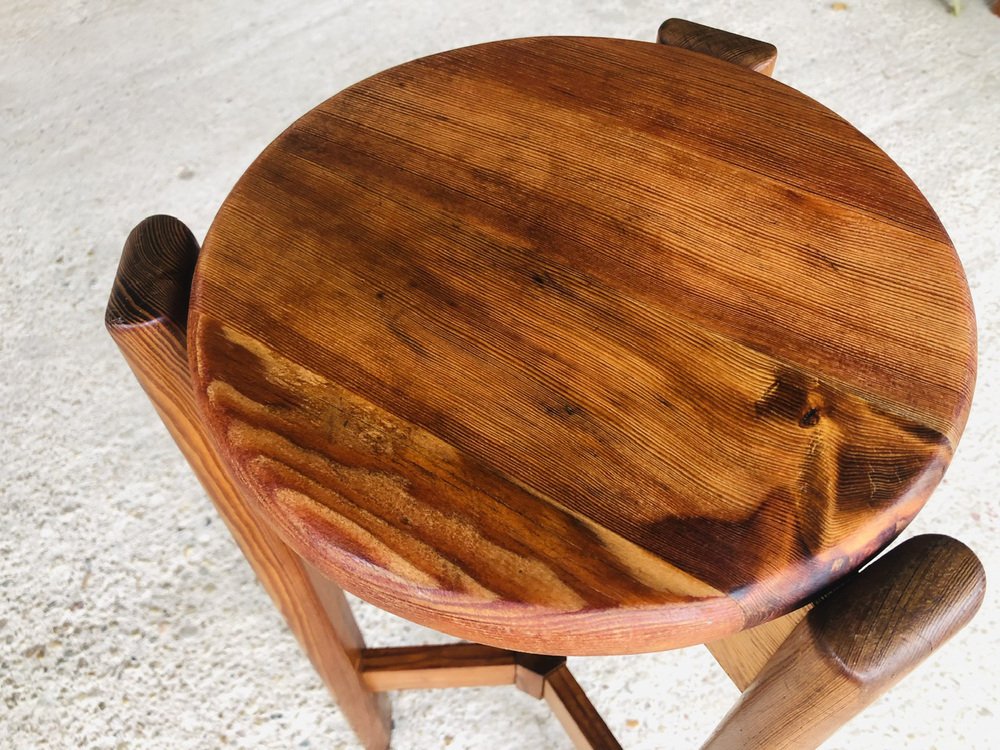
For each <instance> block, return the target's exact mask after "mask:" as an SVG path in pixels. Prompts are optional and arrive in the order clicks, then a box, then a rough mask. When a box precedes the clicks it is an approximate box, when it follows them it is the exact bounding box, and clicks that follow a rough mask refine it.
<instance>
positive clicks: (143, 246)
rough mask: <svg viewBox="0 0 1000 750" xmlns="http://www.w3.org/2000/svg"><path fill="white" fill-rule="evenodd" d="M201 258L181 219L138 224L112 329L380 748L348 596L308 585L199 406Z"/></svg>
mask: <svg viewBox="0 0 1000 750" xmlns="http://www.w3.org/2000/svg"><path fill="white" fill-rule="evenodd" d="M197 257H198V243H197V241H196V240H195V238H194V237H193V236H192V234H191V232H190V231H188V229H187V227H185V226H184V225H183V224H182V223H181V222H180V221H178V220H177V219H174V218H173V217H170V216H153V217H150V218H148V219H146V220H145V221H143V222H142V223H140V224H139V225H138V226H137V227H136V228H135V229H134V230H133V231H132V233H131V234H130V235H129V238H128V241H127V242H126V244H125V249H124V252H123V254H122V258H121V263H120V265H119V268H118V273H117V275H116V277H115V283H114V288H113V290H112V293H111V298H110V301H109V302H108V307H107V312H106V315H105V322H106V325H107V328H108V331H109V332H110V333H111V336H112V338H113V339H114V340H115V343H116V344H117V345H118V347H119V348H120V349H121V351H122V354H123V355H124V356H125V359H126V360H127V361H128V363H129V366H130V367H131V368H132V371H133V372H134V373H135V375H136V378H138V380H139V383H140V384H141V385H142V387H143V389H144V390H145V391H146V393H147V395H148V396H149V397H150V399H151V400H152V402H153V405H154V406H155V407H156V410H157V412H158V413H159V415H160V417H161V418H162V420H163V422H164V424H165V425H166V426H167V428H168V429H169V430H170V434H171V435H172V436H173V438H174V440H175V441H176V442H177V445H178V446H179V447H180V449H181V452H182V453H183V454H184V456H185V457H186V458H187V460H188V461H189V462H190V464H191V466H192V468H193V469H194V472H195V474H196V475H197V476H198V479H199V480H200V481H201V483H202V485H203V486H204V488H205V490H206V492H207V493H208V494H209V496H210V497H211V498H212V501H213V503H214V504H215V507H216V509H217V510H218V511H219V515H221V516H222V519H223V521H225V523H226V525H227V527H228V528H229V530H230V532H232V534H233V537H234V538H235V540H236V542H237V544H239V546H240V549H241V550H242V551H243V554H244V555H246V558H247V560H248V561H249V563H250V565H251V567H252V568H253V570H254V572H255V573H256V574H257V578H258V579H259V580H260V582H261V584H262V585H263V587H264V589H265V591H267V593H268V594H269V595H270V596H271V599H272V600H273V601H274V603H275V604H276V605H277V606H278V608H279V610H280V611H281V613H282V614H283V615H284V617H285V621H286V622H287V623H288V626H289V628H290V629H291V631H292V632H293V633H294V634H295V637H296V638H297V639H298V641H299V644H300V645H301V646H302V648H303V650H304V651H305V652H306V654H307V655H308V656H309V659H310V660H311V661H312V663H313V666H314V667H315V668H316V671H317V672H318V673H319V674H320V676H321V677H322V678H323V681H324V682H325V683H326V685H327V687H328V688H329V689H330V692H331V693H332V694H333V696H334V698H335V699H336V700H337V702H338V704H339V706H340V708H341V710H342V711H343V713H344V715H345V717H346V718H347V720H348V722H349V723H350V724H351V727H352V728H353V729H354V731H355V732H356V733H357V735H358V738H359V740H360V741H361V743H362V744H363V745H364V747H365V748H367V749H368V750H382V749H383V748H387V747H388V745H389V732H390V728H391V718H390V712H389V704H388V701H387V700H386V698H385V697H384V696H378V695H375V694H374V693H372V692H370V691H369V690H368V689H367V688H366V687H365V686H364V685H363V684H362V682H361V679H360V677H359V675H358V671H357V668H358V662H359V659H360V651H361V649H362V648H363V647H364V642H363V640H362V638H361V633H360V631H359V630H358V628H357V625H356V624H355V622H354V618H353V616H352V615H351V613H350V609H349V608H348V605H347V601H346V600H345V599H344V595H343V593H342V592H341V591H340V590H339V589H338V588H337V587H336V586H334V585H333V584H332V583H330V582H328V581H326V582H321V580H320V579H316V584H317V586H316V587H314V586H313V585H312V583H311V581H310V575H311V572H310V571H309V570H308V566H307V565H306V564H304V563H303V561H302V560H301V559H300V558H299V557H298V555H296V554H295V553H294V552H292V550H290V549H289V548H288V547H287V546H286V545H285V544H284V543H283V542H282V541H281V540H280V539H279V538H278V537H277V536H276V535H275V534H274V533H273V532H272V531H271V530H270V529H269V527H268V525H267V524H266V523H264V522H262V521H261V519H260V517H259V516H258V513H257V511H256V510H255V509H254V508H253V507H252V506H251V505H250V504H249V503H248V502H247V500H246V499H245V495H244V494H243V493H242V492H241V490H240V488H238V487H237V485H236V484H234V482H233V480H232V478H231V477H230V475H229V473H228V472H227V470H226V469H225V467H224V466H223V464H222V463H221V462H220V461H219V458H218V453H217V451H216V449H215V446H214V445H213V444H212V440H211V438H210V437H209V435H208V433H207V431H206V429H205V426H204V424H203V423H202V421H201V419H200V416H199V414H198V412H197V409H196V408H195V404H194V392H193V390H192V387H191V379H190V374H189V371H188V357H187V347H186V333H185V331H186V319H187V310H188V297H189V294H190V289H191V278H192V275H193V272H194V267H195V262H196V260H197ZM137 449H138V446H137Z"/></svg>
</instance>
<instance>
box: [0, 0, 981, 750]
mask: <svg viewBox="0 0 1000 750" xmlns="http://www.w3.org/2000/svg"><path fill="white" fill-rule="evenodd" d="M964 4H965V6H966V9H965V12H964V13H963V14H962V15H960V16H959V17H957V18H956V17H953V16H951V15H949V14H948V13H947V12H946V11H945V10H944V7H943V5H942V4H941V3H939V2H938V1H937V0H883V1H880V2H876V1H875V0H848V2H847V6H848V7H847V8H846V9H845V10H836V9H834V8H833V7H832V6H831V3H830V2H825V1H820V0H795V1H794V2H785V3H763V2H737V0H702V1H701V2H695V1H693V0H692V1H689V2H651V1H647V0H603V1H600V0H587V1H585V2H570V1H569V0H552V1H551V2H545V3H524V2H510V3H493V2H465V1H462V0H453V1H452V2H449V3H433V2H428V1H427V0H413V1H412V2H343V1H341V0H331V1H330V2H325V3H320V2H302V3H295V2H291V1H290V0H276V1H275V2H260V1H250V0H244V1H242V2H238V1H237V0H227V1H226V2H192V1H190V0H181V1H179V2H172V3H162V2H151V1H149V0H132V1H131V2H117V3H116V2H110V0H105V1H101V0H93V1H92V2H85V1H83V0H76V1H66V2H54V1H52V0H49V1H46V2H27V1H25V0H7V1H6V2H5V3H3V4H2V6H0V207H2V212H0V262H2V264H0V321H2V322H0V373H2V374H0V440H2V446H0V447H2V450H0V455H2V461H0V497H2V500H0V748H78V747H79V748H131V747H140V748H178V749H179V748H214V747H228V746H234V747H242V748H306V747H311V748H351V747H355V745H354V744H353V739H352V737H351V735H350V734H349V732H348V730H347V727H346V725H345V723H344V721H343V720H342V719H341V717H340V715H339V714H338V712H337V710H336V709H335V708H333V706H332V705H331V704H330V702H329V700H328V699H327V697H326V694H325V693H324V691H323V690H322V688H321V687H320V686H319V685H318V683H317V680H316V678H315V677H314V676H313V674H312V673H311V671H310V669H309V667H308V665H307V664H306V662H305V660H304V659H303V658H302V657H301V656H300V654H299V652H298V651H297V648H296V646H295V644H294V642H293V641H292V640H291V638H290V636H289V635H288V634H287V632H286V631H285V630H284V627H283V625H282V623H281V621H280V619H279V617H278V615H277V614H276V613H275V612H274V611H272V609H271V607H270V606H269V603H268V601H267V600H266V597H265V596H264V595H263V593H262V592H261V591H260V589H259V588H258V587H257V585H256V583H255V582H254V580H253V578H252V576H251V574H250V571H249V569H248V568H247V566H246V565H245V563H244V562H243V561H242V559H241V558H240V556H239V554H238V552H237V550H236V548H235V547H234V546H233V545H232V543H231V542H230V540H229V538H228V536H227V533H226V531H225V529H224V528H223V527H222V524H221V523H220V522H219V521H218V520H217V519H216V517H215V515H214V513H213V511H212V509H211V507H210V505H209V503H208V502H207V501H206V499H205V498H204V497H203V496H202V494H201V492H200V491H199V488H198V486H197V484H196V483H195V481H194V480H193V479H192V477H191V476H190V474H189V472H188V471H187V469H186V467H185V465H184V464H183V462H182V459H181V458H180V456H179V454H178V453H177V451H176V450H175V448H174V447H173V445H172V444H171V442H170V440H169V438H168V437H167V435H166V433H165V431H164V430H163V428H162V427H161V426H160V425H159V423H158V421H157V419H156V417H155V415H154V413H153V411H152V409H151V408H150V406H149V405H148V404H147V402H146V400H145V398H144V397H143V395H142V394H141V392H140V391H139V389H138V387H137V386H136V384H135V383H134V381H133V380H132V378H131V376H130V374H129V372H128V371H127V369H126V367H125V365H124V363H123V362H122V360H121V359H120V358H119V356H118V354H117V352H116V351H115V349H114V347H113V346H112V344H111V342H110V340H109V339H108V337H107V336H106V335H105V333H104V331H103V329H102V311H103V307H104V304H105V300H106V298H107V293H108V291H109V287H110V284H111V280H112V276H113V274H114V270H115V265H116V262H117V258H118V254H119V252H120V248H121V245H122V241H123V240H124V238H125V236H126V234H127V232H128V231H129V229H130V228H131V226H132V225H133V224H134V223H136V222H137V221H138V220H139V219H141V218H142V217H143V216H145V215H147V214H151V213H154V212H167V213H172V214H175V215H177V216H179V217H181V218H182V219H184V220H185V221H187V222H188V223H189V225H190V226H191V227H192V228H193V229H194V231H195V233H196V234H197V235H198V236H199V237H201V236H203V235H204V232H205V230H206V229H207V227H208V224H209V221H210V220H211V217H212V216H213V213H214V211H215V210H216V209H217V207H218V206H219V205H220V203H221V201H222V200H223V198H224V197H225V195H226V193H227V191H228V189H229V188H230V186H231V185H232V184H233V182H234V181H235V180H236V178H237V177H238V176H239V175H240V173H241V171H242V170H243V169H244V168H245V167H246V165H247V164H248V163H249V162H250V160H251V159H252V158H253V157H254V156H255V155H256V154H257V153H258V152H259V151H260V150H261V149H262V148H263V147H264V146H265V145H266V144H267V143H268V142H269V141H270V139H271V138H273V137H274V136H275V135H277V133H278V132H279V131H280V130H281V129H282V128H283V127H284V126H285V125H286V124H288V123H289V122H290V121H291V120H292V119H293V118H294V117H296V116H297V115H299V114H301V113H302V112H304V111H305V110H306V109H308V108H309V107H311V106H313V105H314V104H316V103H318V102H319V101H320V100H322V99H324V98H325V97H326V96H328V95H330V94H332V93H334V92H336V91H338V90H339V89H341V88H343V87H344V86H346V85H348V84H350V83H352V82H354V81H357V80H359V79H361V78H362V77H364V76H367V75H369V74H372V73H375V72H377V71H379V70H382V69H384V68H386V67H388V66H390V65H393V64H395V63H399V62H403V61H405V60H408V59H411V58H413V57H416V56H419V55H423V54H426V53H431V52H435V51H439V50H442V49H447V48H452V47H457V46H461V45H466V44H470V43H474V42H480V41H486V40H490V39H497V38H505V37H516V36H525V35H543V34H585V35H598V36H615V37H627V38H635V39H651V38H652V37H653V35H654V33H655V30H656V27H657V25H658V23H659V22H660V21H661V20H662V19H664V18H666V17H668V16H681V17H687V18H690V19H692V20H696V21H701V22H705V23H709V24H712V25H716V26H721V27H728V28H731V29H733V30H738V31H741V32H743V33H745V34H748V35H751V36H755V37H758V38H762V39H766V40H769V41H771V42H774V43H775V44H776V45H777V46H778V47H779V49H780V53H781V57H780V59H779V63H778V69H777V72H776V75H777V77H778V78H780V79H781V80H783V81H785V82H787V83H789V84H791V85H793V86H796V87H798V88H799V89H801V90H803V91H805V92H806V93H808V94H810V95H812V96H813V97H815V98H817V99H819V100H820V101H822V102H823V103H825V104H827V105H828V106H830V107H832V108H833V109H835V110H837V111H839V112H840V113H841V114H843V115H844V116H846V117H847V118H848V119H849V120H851V121H852V122H854V123H855V124H856V125H857V126H858V127H859V128H860V129H861V130H862V131H863V132H865V133H867V134H868V135H869V136H870V137H872V138H873V139H874V140H875V141H876V142H878V143H879V144H880V145H881V146H882V147H883V148H884V149H885V150H886V151H887V152H888V153H889V154H890V155H892V156H893V157H894V158H895V159H896V160H897V161H898V162H899V163H900V164H901V165H902V167H903V168H904V169H905V170H907V171H908V172H909V174H910V175H911V176H912V177H913V179H914V180H915V181H916V183H917V184H918V185H919V186H920V187H921V188H922V189H923V190H924V191H925V192H926V194H927V196H928V197H929V199H930V201H931V203H932V204H933V205H934V206H935V207H936V208H937V210H938V212H939V213H940V215H941V218H942V220H943V222H944V224H945V226H946V227H947V228H948V230H949V232H950V233H951V235H952V237H953V239H954V241H955V244H956V246H957V247H958V250H959V253H960V255H961V257H962V259H963V261H964V263H965V265H966V268H967V269H968V274H969V281H970V284H971V286H972V290H973V294H974V297H975V302H976V307H977V311H978V316H979V321H980V345H981V364H980V378H979V385H978V391H977V395H976V403H975V407H974V410H973V415H972V418H971V420H970V421H969V425H968V429H967V431H966V435H965V438H964V441H963V443H962V446H961V448H960V450H959V452H958V455H957V457H956V459H955V461H954V463H953V465H952V468H951V470H950V472H949V473H948V475H947V477H946V479H945V481H944V483H943V484H942V486H941V487H940V488H939V490H938V492H937V493H936V495H935V497H934V498H933V499H932V501H931V502H930V504H929V505H928V507H927V508H926V510H925V511H924V512H923V513H922V514H921V515H920V517H919V518H918V519H917V521H916V522H915V523H914V524H913V525H912V526H911V528H910V529H909V530H908V531H907V532H906V534H907V535H909V534H912V533H918V532H927V531H940V532H944V533H949V534H952V535H954V536H957V537H959V538H961V539H964V540H965V541H966V542H967V543H968V544H970V545H971V546H972V547H973V548H974V549H975V550H976V551H977V552H978V553H979V555H980V556H981V557H982V559H983V561H984V563H985V564H986V567H987V571H988V572H990V573H993V574H994V576H995V575H996V571H997V570H998V569H1000V568H998V564H1000V553H998V549H1000V544H998V532H1000V516H998V511H997V476H998V475H1000V466H998V461H997V447H996V446H997V443H998V439H1000V434H998V430H1000V392H998V384H997V378H998V376H1000V354H998V343H1000V342H998V334H1000V270H998V248H997V244H998V235H1000V210H998V208H997V206H998V198H1000V171H998V164H1000V127H998V125H1000V18H996V17H993V16H991V15H989V13H988V12H987V10H986V7H985V4H984V3H983V2H980V1H979V0H965V3H964ZM361 616H362V620H363V622H364V625H365V626H366V628H367V631H368V633H369V636H370V640H371V641H372V642H374V643H375V644H383V645H391V644H399V643H405V642H410V641H413V640H417V639H420V638H425V637H426V638H428V639H430V638H435V637H436V636H434V635H433V634H427V633H425V632H422V631H420V630H419V629H418V628H416V627H414V626H411V625H407V624H405V623H402V622H400V621H398V620H396V619H395V618H393V617H390V616H388V615H385V614H382V613H380V612H378V611H375V610H374V609H372V608H370V607H363V608H362V615H361ZM998 626H1000V622H998V606H997V599H996V596H995V595H994V594H993V593H992V592H991V593H990V594H989V595H988V599H987V602H986V604H985V606H984V609H983V611H982V612H981V613H980V615H979V617H978V619H977V620H975V621H974V623H973V625H972V626H971V627H969V628H968V629H967V630H965V631H964V632H962V633H961V634H960V635H959V636H957V637H956V638H955V639H954V640H953V641H952V642H951V643H949V644H948V645H947V646H945V647H944V648H943V649H942V650H941V651H940V652H939V653H938V654H937V655H936V656H934V657H933V658H932V659H931V660H930V661H929V662H927V663H926V664H925V665H923V666H922V667H921V668H920V669H919V670H918V671H917V672H915V673H914V674H913V675H912V676H911V677H910V678H909V679H908V680H906V681H905V682H904V683H903V684H902V685H900V686H899V687H898V688H897V689H896V690H895V691H894V692H892V693H891V694H890V695H889V696H888V697H886V698H884V699H882V700H880V701H879V702H878V703H877V704H876V705H875V706H874V707H872V708H871V709H870V710H869V711H868V712H867V713H865V714H864V715H863V716H862V717H861V718H859V719H857V720H856V721H855V722H853V723H852V724H851V725H850V726H849V727H847V728H846V729H844V730H843V731H842V732H841V733H840V734H839V735H838V736H837V737H836V738H834V739H833V740H831V741H830V742H829V743H828V745H827V747H828V748H903V747H905V748H915V749H916V748H919V749H926V748H978V749H980V750H986V749H988V748H993V747H996V746H997V744H998V742H1000V731H998V730H1000V725H998V720H997V716H996V713H997V711H998V710H1000V709H998V704H1000V700H998V699H1000V694H998V676H997V672H998V669H1000V663H998V653H1000V640H998V636H997V632H998ZM574 662H575V663H574V668H575V669H576V671H577V672H578V674H579V676H580V679H581V681H582V682H583V683H584V684H585V685H586V686H587V687H588V688H590V690H591V691H592V695H593V698H594V700H595V702H596V703H597V705H598V706H599V707H600V708H602V709H603V710H604V711H605V713H606V715H607V717H608V720H609V722H610V724H611V725H612V727H613V728H614V729H615V730H616V731H617V732H618V733H619V734H620V736H621V739H622V741H623V743H624V744H625V745H626V747H628V748H666V747H670V748H684V747H691V748H693V747H697V746H698V744H699V741H700V740H701V739H703V738H704V737H705V736H706V735H707V733H708V732H709V731H710V729H711V727H712V726H713V724H714V723H715V721H716V720H717V719H718V718H719V717H720V716H721V715H722V714H723V713H724V712H725V710H726V709H727V707H728V705H729V704H730V703H731V702H732V700H733V699H734V698H735V697H736V691H735V689H734V688H732V687H731V686H730V685H729V684H728V683H727V681H726V679H725V678H724V676H723V675H722V673H721V672H720V671H719V670H718V669H717V668H716V667H715V666H714V664H713V662H712V661H711V659H710V657H708V655H707V654H706V653H705V652H704V650H701V649H689V650H685V651H680V652H672V653H665V654H658V655H655V656H649V657H628V658H624V657H623V658H607V659H578V660H574ZM396 717H397V718H396V744H395V746H396V747H398V748H419V749H421V750H423V749H425V748H445V747H448V748H452V750H457V749H458V748H497V749H503V748H566V747H568V743H567V741H566V740H565V738H564V737H563V736H562V734H561V732H560V730H559V728H558V727H557V725H556V724H555V721H554V720H553V719H552V718H551V717H550V715H549V714H548V712H547V711H546V710H545V709H544V708H543V707H542V706H541V705H540V704H538V703H535V702H534V701H532V700H531V699H530V698H527V697H526V696H524V695H522V694H519V693H517V692H516V691H514V690H504V689H490V690H466V691H455V692H450V693H436V692H427V693H411V694H407V695H401V696H399V697H398V699H397V700H396Z"/></svg>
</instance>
